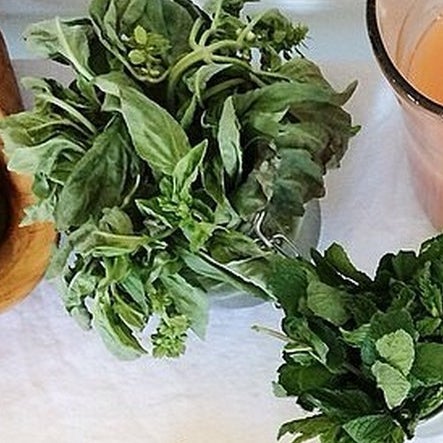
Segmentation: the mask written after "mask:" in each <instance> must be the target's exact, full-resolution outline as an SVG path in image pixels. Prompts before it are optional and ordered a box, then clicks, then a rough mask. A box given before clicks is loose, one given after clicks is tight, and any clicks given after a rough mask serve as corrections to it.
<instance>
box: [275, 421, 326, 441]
mask: <svg viewBox="0 0 443 443" xmlns="http://www.w3.org/2000/svg"><path fill="white" fill-rule="evenodd" d="M334 425H335V422H334V421H333V420H331V419H330V418H328V417H326V416H324V415H316V416H314V417H308V418H302V419H299V420H293V421H290V422H287V423H285V424H283V425H282V426H281V428H280V431H279V433H278V439H280V438H282V437H283V436H284V435H286V434H292V435H293V436H295V440H293V441H292V443H302V442H305V441H308V440H311V439H313V438H315V437H317V436H319V435H321V434H323V433H325V432H328V431H329V430H330V428H331V427H332V426H334Z"/></svg>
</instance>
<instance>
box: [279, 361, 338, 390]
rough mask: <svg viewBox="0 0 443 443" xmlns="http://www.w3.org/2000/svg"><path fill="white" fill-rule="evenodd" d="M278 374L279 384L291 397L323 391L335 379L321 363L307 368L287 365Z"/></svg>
mask: <svg viewBox="0 0 443 443" xmlns="http://www.w3.org/2000/svg"><path fill="white" fill-rule="evenodd" d="M278 373H279V378H278V383H279V385H280V386H281V387H282V388H283V389H284V390H285V392H286V394H287V395H289V396H292V395H301V394H304V393H306V392H310V391H312V390H316V389H321V388H322V387H323V386H326V385H328V384H329V383H330V382H331V381H332V380H333V379H334V377H335V376H334V375H333V374H331V373H330V372H329V371H328V370H327V369H326V368H325V367H324V366H323V365H321V364H319V363H312V364H311V365H306V366H301V365H295V364H291V363H286V364H284V365H282V366H281V367H280V368H279V369H278Z"/></svg>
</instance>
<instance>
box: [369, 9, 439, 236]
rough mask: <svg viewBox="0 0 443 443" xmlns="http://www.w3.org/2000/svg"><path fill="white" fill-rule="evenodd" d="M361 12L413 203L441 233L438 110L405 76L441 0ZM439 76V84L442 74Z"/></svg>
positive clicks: (433, 19)
mask: <svg viewBox="0 0 443 443" xmlns="http://www.w3.org/2000/svg"><path fill="white" fill-rule="evenodd" d="M366 8H367V9H366V19H367V27H368V34H369V39H370V41H371V44H372V48H373V51H374V54H375V56H376V58H377V61H378V63H379V65H380V67H381V69H382V71H383V73H384V75H385V77H386V79H387V80H388V81H389V83H390V85H391V86H392V88H393V89H394V91H395V93H396V96H397V98H398V101H399V102H400V105H401V108H402V110H403V112H402V114H403V117H404V122H405V126H406V134H408V136H407V143H406V149H407V154H408V158H409V164H410V170H411V173H412V178H413V183H414V188H415V191H416V194H417V197H418V199H419V201H420V203H421V205H422V207H423V209H424V211H425V212H426V214H427V216H428V217H429V219H430V220H431V222H432V224H433V226H434V227H435V228H437V229H439V230H441V229H443V106H442V104H439V103H437V102H436V101H434V100H432V98H430V97H428V96H426V95H424V94H423V93H421V92H420V91H419V90H418V89H417V88H415V87H414V86H413V85H412V84H411V82H410V81H408V71H409V69H410V63H411V58H412V56H413V55H414V51H415V50H416V48H417V44H418V43H419V42H420V40H421V38H422V37H423V36H424V35H425V32H426V31H427V30H428V29H429V27H430V26H431V25H432V24H433V23H434V21H435V20H436V19H438V18H439V17H441V16H442V15H443V0H367V6H366ZM439 55H440V54H436V57H438V56H439ZM440 56H443V54H441V55H440ZM441 75H442V81H443V72H442V73H441Z"/></svg>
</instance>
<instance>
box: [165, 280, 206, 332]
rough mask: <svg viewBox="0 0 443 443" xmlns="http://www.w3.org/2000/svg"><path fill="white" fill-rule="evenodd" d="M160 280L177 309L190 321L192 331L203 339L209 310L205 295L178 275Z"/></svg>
mask: <svg viewBox="0 0 443 443" xmlns="http://www.w3.org/2000/svg"><path fill="white" fill-rule="evenodd" d="M161 280H162V283H163V284H164V286H165V288H166V290H167V291H168V292H169V295H170V296H171V298H172V299H173V300H174V302H175V304H176V306H177V309H178V310H179V311H180V312H181V313H182V314H184V315H186V316H187V317H188V318H189V319H190V320H191V328H192V330H193V331H194V332H195V333H196V334H197V335H198V336H199V337H200V338H204V336H205V334H206V327H207V324H208V310H209V304H208V297H207V295H206V294H205V293H204V292H203V291H202V290H200V289H198V288H196V287H194V286H193V285H191V284H189V283H188V282H187V280H185V279H184V278H183V277H181V276H180V275H178V274H175V275H168V276H166V277H163V278H162V279H161Z"/></svg>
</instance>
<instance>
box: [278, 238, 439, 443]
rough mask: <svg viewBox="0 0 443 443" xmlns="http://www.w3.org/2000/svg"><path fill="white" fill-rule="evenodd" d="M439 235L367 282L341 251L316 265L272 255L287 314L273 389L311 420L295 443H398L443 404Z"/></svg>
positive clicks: (294, 427)
mask: <svg viewBox="0 0 443 443" xmlns="http://www.w3.org/2000/svg"><path fill="white" fill-rule="evenodd" d="M442 257H443V236H439V237H437V238H435V239H432V240H429V241H427V242H425V243H424V244H423V245H422V247H421V250H420V251H419V253H418V254H416V253H414V252H412V251H411V252H408V251H402V252H399V253H398V254H396V255H394V254H387V255H386V256H384V257H383V258H382V259H381V261H380V264H379V266H378V269H377V272H376V275H375V278H373V279H371V278H369V277H368V276H367V275H365V274H364V273H362V272H360V271H358V270H357V269H356V268H355V267H354V266H353V265H352V263H351V262H350V260H349V259H348V257H347V256H346V254H345V253H344V251H343V249H342V248H341V247H339V246H338V245H333V246H331V247H330V248H329V249H328V250H327V251H326V252H325V254H324V255H323V256H322V255H320V254H319V253H314V254H313V259H314V263H310V262H307V261H306V260H303V259H296V260H290V259H283V258H280V259H277V260H276V261H275V262H274V266H273V271H272V276H271V277H270V286H271V287H272V290H273V292H274V294H275V295H276V296H277V298H278V300H279V303H280V304H281V307H282V308H283V310H284V313H285V317H284V319H283V322H282V329H283V332H284V333H283V334H282V336H281V337H282V338H283V339H284V340H285V341H286V343H287V344H286V346H285V348H284V352H283V358H284V363H283V365H282V366H281V367H280V368H279V371H278V383H277V384H276V388H277V389H276V391H277V392H278V393H279V394H280V395H283V396H295V397H297V402H298V404H299V405H300V406H302V407H303V408H304V409H305V410H307V411H311V412H313V414H312V416H309V417H308V418H302V419H297V420H294V421H292V422H289V423H286V424H284V425H283V426H282V427H281V430H280V436H283V435H286V434H292V435H293V436H294V440H293V441H294V442H297V443H301V442H304V441H308V440H309V441H310V440H311V439H313V438H315V437H320V441H321V442H322V443H402V442H404V441H405V440H406V438H408V439H410V438H413V436H414V433H415V429H416V427H417V425H418V424H419V423H420V422H421V421H423V420H425V419H426V418H429V417H430V416H433V415H435V414H436V413H437V412H438V411H440V410H441V409H442V407H443V369H442V368H443V343H442V337H443V283H442V282H443V258H442Z"/></svg>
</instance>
